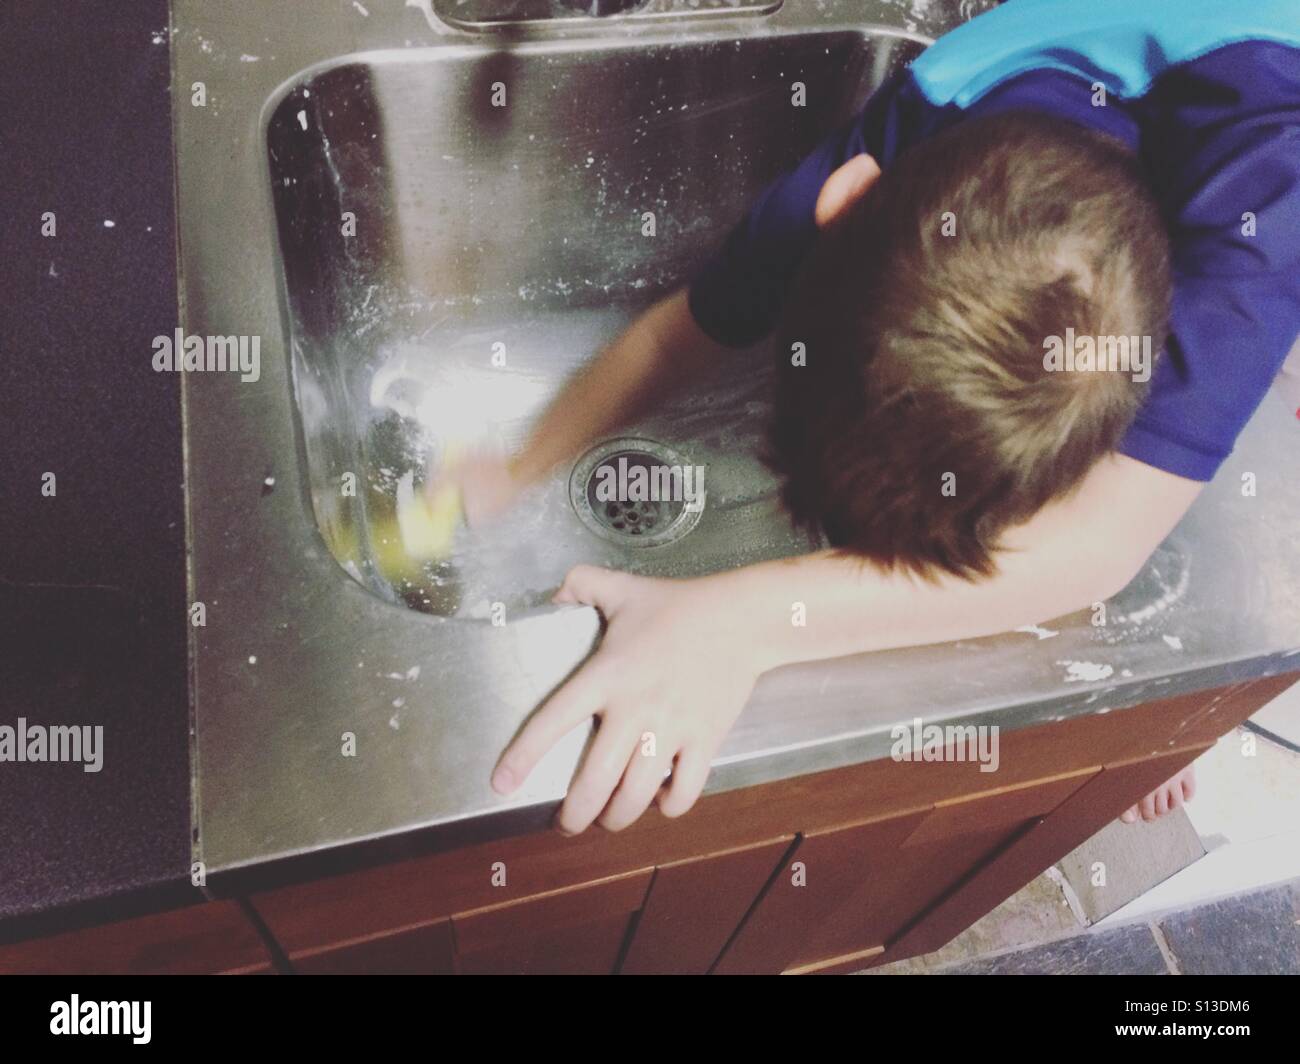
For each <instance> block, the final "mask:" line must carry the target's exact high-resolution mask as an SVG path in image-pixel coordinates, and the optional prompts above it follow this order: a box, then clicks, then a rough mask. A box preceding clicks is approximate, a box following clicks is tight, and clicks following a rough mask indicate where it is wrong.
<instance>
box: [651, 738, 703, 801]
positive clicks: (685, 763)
mask: <svg viewBox="0 0 1300 1064" xmlns="http://www.w3.org/2000/svg"><path fill="white" fill-rule="evenodd" d="M711 762H712V758H711V757H710V756H709V755H708V753H707V752H706V751H705V750H704V749H703V748H702V747H697V746H688V747H686V749H684V750H683V751H682V752H681V753H680V754H678V755H677V764H676V765H674V766H673V778H672V779H671V780H669V781H668V784H667V786H666V787H665V788H664V790H662V791H661V792H660V793H659V811H660V812H661V813H663V815H664V816H667V817H674V816H681V815H682V814H683V813H685V812H686V811H687V810H689V809H690V808H691V806H693V805H694V804H695V802H696V799H698V798H699V796H700V792H701V791H702V790H704V782H705V780H707V779H708V778H709V766H710V764H711Z"/></svg>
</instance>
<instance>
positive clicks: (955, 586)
mask: <svg viewBox="0 0 1300 1064" xmlns="http://www.w3.org/2000/svg"><path fill="white" fill-rule="evenodd" d="M1203 486H1204V485H1203V484H1202V483H1200V482H1197V481H1191V480H1186V479H1184V478H1182V477H1177V476H1174V475H1172V474H1169V473H1165V472H1162V471H1161V470H1158V469H1155V468H1153V467H1151V466H1147V465H1144V464H1143V463H1141V462H1137V461H1134V460H1133V459H1131V458H1126V457H1123V456H1119V455H1116V456H1114V457H1111V458H1107V459H1105V460H1103V461H1102V462H1099V463H1098V464H1097V466H1096V467H1095V468H1094V469H1093V470H1092V472H1090V473H1089V474H1088V476H1087V477H1086V478H1085V480H1084V482H1083V483H1082V485H1081V486H1080V488H1079V489H1078V491H1076V492H1075V493H1074V494H1073V495H1071V496H1070V497H1069V498H1068V499H1065V500H1063V501H1060V502H1058V503H1055V504H1053V505H1051V506H1049V507H1047V508H1045V509H1044V510H1042V511H1041V512H1040V513H1039V514H1037V515H1036V516H1035V517H1034V518H1033V519H1032V520H1030V521H1029V522H1028V523H1026V524H1025V525H1023V526H1021V527H1019V528H1017V529H1015V530H1013V531H1011V532H1009V533H1008V534H1007V536H1006V540H1005V542H1006V545H1007V547H1008V549H1007V550H1006V551H1004V552H1002V553H1001V554H1000V555H999V565H1000V571H999V572H998V573H997V574H996V575H994V576H992V577H990V578H988V579H986V580H982V581H979V582H976V583H968V582H966V581H963V580H959V579H956V578H950V577H942V578H939V579H938V580H936V581H934V582H933V583H926V582H924V581H919V580H916V579H913V578H910V577H908V576H905V575H902V574H899V573H894V574H889V573H885V572H882V571H881V570H879V569H878V568H876V567H874V566H872V565H869V564H864V563H862V562H860V561H858V560H855V559H852V558H841V557H838V556H836V555H834V554H832V553H830V552H825V551H823V552H820V553H818V554H812V555H807V556H804V557H799V558H792V559H788V560H782V561H773V562H764V563H761V564H758V565H752V566H748V567H746V568H743V569H737V570H733V571H730V572H726V573H719V574H715V575H712V576H707V577H700V578H697V579H693V580H656V579H649V578H646V577H637V576H633V575H631V574H628V573H621V572H614V571H611V570H605V569H598V568H594V567H591V566H579V567H578V568H577V569H575V570H574V571H573V572H572V573H571V574H570V575H569V578H568V579H567V580H566V581H565V585H564V587H563V588H562V589H561V590H560V593H559V595H557V601H560V602H569V603H580V604H583V605H589V606H595V607H597V608H598V609H599V610H600V611H601V613H602V614H603V615H604V617H605V620H606V624H607V628H606V633H605V637H604V639H603V641H602V642H601V645H600V647H599V649H598V650H597V651H596V653H595V654H594V655H593V657H592V658H591V659H590V660H589V661H588V662H587V664H586V665H584V666H583V668H582V669H581V670H580V671H579V672H578V674H577V675H576V676H574V677H573V678H572V679H571V680H570V681H569V682H568V683H566V684H565V685H564V686H563V687H562V688H561V689H560V690H559V691H558V692H557V693H556V694H555V695H554V696H552V697H551V699H549V700H548V702H547V703H546V704H545V705H544V706H543V707H542V708H541V709H540V710H539V711H538V712H537V713H536V714H535V715H534V716H533V718H532V719H531V720H530V721H529V722H528V724H527V725H526V726H525V728H524V729H523V730H522V731H521V732H520V734H519V736H518V737H517V738H516V739H515V741H514V742H513V743H512V744H511V745H510V747H509V749H507V750H506V751H505V753H504V754H503V755H502V757H501V760H500V762H499V763H498V766H497V770H496V772H495V773H494V775H493V780H492V782H493V786H494V787H496V789H497V790H499V791H502V792H509V791H511V790H513V789H514V788H515V787H517V786H518V785H519V784H520V783H521V782H522V781H523V780H524V779H525V777H527V775H528V774H529V773H530V772H531V771H532V769H533V766H534V765H536V763H537V762H538V760H539V759H540V758H541V757H542V755H543V754H545V753H546V751H547V750H549V749H550V748H551V747H552V746H554V745H555V743H556V742H558V741H559V739H560V738H561V737H562V736H564V735H565V734H566V733H567V732H569V731H570V730H572V729H573V728H574V727H576V726H578V725H579V724H582V723H583V722H584V721H586V720H587V719H589V718H591V717H593V716H595V717H597V718H599V721H600V727H599V728H598V730H597V733H596V738H595V740H594V741H593V743H592V745H591V748H590V749H589V751H588V752H587V755H586V758H585V760H584V762H583V764H582V767H581V769H580V770H579V771H578V773H577V775H576V776H575V777H574V779H573V782H572V784H571V785H570V787H569V793H568V797H567V798H566V799H565V802H564V806H563V808H562V809H561V811H560V815H559V821H558V826H559V827H560V828H561V830H563V831H566V832H577V831H582V830H583V829H585V828H586V827H587V826H588V825H590V824H591V823H592V821H593V820H595V819H596V818H597V817H598V816H599V817H600V822H601V824H602V825H604V826H605V827H607V828H610V829H615V830H616V829H618V828H622V827H626V826H627V825H628V824H630V823H632V822H633V821H634V820H635V819H636V818H637V817H638V816H640V815H641V813H642V812H643V811H644V809H645V808H646V806H647V805H648V804H649V803H650V802H651V801H652V800H655V798H656V796H657V797H658V801H659V805H660V808H661V809H662V811H663V812H664V813H665V814H666V815H668V816H678V815H680V814H682V813H684V812H686V811H687V810H688V809H689V808H690V807H691V806H692V805H693V804H694V802H695V800H696V798H697V797H698V796H699V794H700V791H701V790H702V788H703V786H704V782H705V779H706V778H707V776H708V772H709V765H710V762H711V761H712V758H713V756H714V754H715V753H716V752H717V750H718V747H719V746H720V745H721V743H722V740H723V738H724V737H725V735H726V733H727V731H728V730H729V729H730V728H731V725H732V724H733V723H734V722H735V719H736V717H737V716H739V714H740V711H741V709H742V708H743V707H744V704H745V702H746V701H747V700H748V698H749V695H750V692H751V690H752V689H753V686H754V683H755V681H756V680H757V678H758V676H759V675H760V674H761V673H763V672H765V671H767V670H768V669H771V668H775V667H777V666H780V665H786V664H791V663H793V662H798V661H811V660H816V659H821V658H830V657H839V656H842V655H846V654H854V653H860V652H863V651H872V650H884V649H888V648H892V647H902V646H917V645H922V644H926V643H935V642H944V641H948V640H954V639H970V638H977V637H979V636H984V635H990V634H992V633H995V632H1003V631H1007V630H1009V629H1012V628H1015V627H1018V626H1020V625H1025V624H1033V623H1037V622H1040V621H1044V620H1048V619H1050V618H1052V617H1056V616H1060V615H1062V614H1065V613H1070V612H1073V611H1074V610H1077V609H1081V608H1083V607H1086V606H1088V605H1090V604H1091V603H1092V602H1094V601H1097V600H1099V599H1103V598H1106V597H1108V596H1110V595H1113V594H1115V593H1116V592H1118V591H1119V590H1120V589H1121V588H1123V587H1124V586H1125V585H1126V584H1127V583H1128V582H1129V581H1130V580H1131V579H1132V578H1133V577H1134V576H1135V575H1136V574H1137V572H1138V571H1139V569H1140V568H1141V566H1142V565H1143V563H1144V562H1145V561H1146V559H1147V557H1148V556H1149V555H1150V554H1151V552H1152V551H1153V550H1154V549H1155V548H1156V547H1157V546H1158V545H1159V543H1160V541H1161V540H1162V539H1164V537H1165V536H1166V535H1167V534H1168V533H1169V532H1170V530H1171V529H1172V528H1173V527H1174V525H1175V524H1177V522H1178V520H1179V518H1180V517H1181V516H1182V515H1183V513H1184V512H1185V511H1186V510H1187V508H1188V506H1190V505H1191V503H1192V501H1193V500H1194V499H1195V498H1196V496H1197V494H1198V493H1199V491H1200V489H1201V488H1202V487H1203ZM936 490H937V488H936ZM796 603H802V605H803V611H802V612H803V614H804V616H805V618H806V623H805V624H804V625H803V626H800V627H796V626H795V625H794V624H793V623H792V610H793V608H794V606H795V604H796ZM648 737H649V738H648ZM670 770H671V771H672V773H673V777H672V780H671V781H670V783H669V784H668V785H667V786H666V787H663V789H662V790H661V787H662V785H663V781H664V777H665V775H666V774H667V773H668V772H669V771H670Z"/></svg>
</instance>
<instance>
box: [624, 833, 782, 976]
mask: <svg viewBox="0 0 1300 1064" xmlns="http://www.w3.org/2000/svg"><path fill="white" fill-rule="evenodd" d="M793 843H794V836H792V835H787V836H785V837H784V838H780V839H773V840H772V841H770V842H764V843H760V844H759V845H757V846H747V847H745V848H743V849H738V850H731V851H729V852H725V853H715V854H709V855H707V856H705V857H696V858H692V859H690V860H687V861H677V862H675V863H672V864H667V865H661V866H660V867H659V868H656V869H655V876H654V881H653V882H652V883H651V885H650V893H649V895H648V896H647V898H646V902H645V907H644V908H643V909H642V911H641V916H640V917H639V918H638V920H637V924H636V932H635V935H634V936H633V939H632V944H631V945H630V946H629V948H628V951H627V955H626V957H625V958H624V960H623V964H622V966H621V967H620V969H619V970H620V971H621V972H622V973H623V974H624V975H704V974H706V973H707V972H708V970H709V968H710V967H711V966H712V965H713V962H714V961H715V960H717V958H718V954H719V953H721V952H722V947H723V946H725V945H726V944H727V939H729V938H730V937H731V935H732V932H734V931H735V930H736V928H737V927H739V926H740V924H741V921H743V920H744V919H745V914H746V913H747V912H749V909H750V906H752V905H753V904H754V899H755V898H757V897H758V895H759V894H760V893H761V892H762V890H763V887H764V886H765V885H766V884H767V881H768V880H769V879H770V878H771V877H772V874H773V872H774V871H775V870H776V866H777V864H778V862H780V861H781V858H782V857H784V856H785V854H786V853H788V852H789V851H790V848H791V846H792V845H793Z"/></svg>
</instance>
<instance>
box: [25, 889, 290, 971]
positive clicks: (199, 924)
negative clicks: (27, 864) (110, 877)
mask: <svg viewBox="0 0 1300 1064" xmlns="http://www.w3.org/2000/svg"><path fill="white" fill-rule="evenodd" d="M274 970H275V969H274V968H273V967H272V964H271V956H270V953H269V952H268V950H267V948H266V946H265V945H264V944H263V942H262V940H261V938H260V937H259V936H258V934H257V931H256V929H255V928H254V926H253V924H252V923H251V922H250V921H249V920H248V919H247V918H246V917H245V915H244V913H243V912H242V911H241V909H240V906H239V903H238V902H233V901H217V902H210V903H208V904H205V905H191V906H187V907H186V908H183V909H173V910H172V911H170V912H164V913H153V914H151V915H149V916H141V917H137V918H136V919H134V920H122V921H119V922H118V923H113V924H104V925H102V926H100V927H91V928H86V929H85V930H82V931H70V932H68V933H67V934H63V935H55V936H53V937H51V938H42V939H35V940H32V941H27V942H18V943H15V944H13V945H9V946H0V974H4V975H19V974H22V975H26V974H38V975H144V974H154V973H157V974H164V975H194V974H203V973H221V974H230V975H269V974H273V973H274Z"/></svg>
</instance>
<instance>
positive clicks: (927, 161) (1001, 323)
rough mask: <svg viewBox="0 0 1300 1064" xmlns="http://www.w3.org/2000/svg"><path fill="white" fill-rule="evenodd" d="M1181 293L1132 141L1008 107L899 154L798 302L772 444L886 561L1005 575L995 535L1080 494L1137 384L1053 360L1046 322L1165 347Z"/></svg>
mask: <svg viewBox="0 0 1300 1064" xmlns="http://www.w3.org/2000/svg"><path fill="white" fill-rule="evenodd" d="M945 223H946V224H945ZM945 234H950V235H945ZM1169 301H1170V278H1169V251H1168V238H1167V235H1166V231H1165V227H1164V223H1163V220H1162V218H1161V215H1160V211H1159V208H1158V207H1157V206H1156V203H1155V200H1154V198H1153V196H1152V194H1151V192H1150V190H1149V189H1148V187H1147V184H1146V182H1145V180H1144V177H1143V173H1142V168H1141V166H1140V164H1139V163H1138V161H1137V159H1136V158H1134V157H1133V156H1132V155H1131V154H1129V153H1128V151H1127V150H1126V149H1125V148H1124V147H1123V146H1122V145H1121V144H1119V143H1118V142H1116V141H1112V140H1111V139H1109V138H1107V137H1105V136H1103V135H1101V134H1097V133H1093V132H1091V131H1089V130H1086V129H1084V128H1082V127H1078V126H1074V125H1071V124H1068V123H1062V122H1060V121H1058V120H1055V119H1049V118H1047V117H1045V116H1040V115H1035V114H1030V113H1015V114H1006V115H1000V116H996V117H992V118H984V119H973V120H970V121H967V122H963V123H961V124H959V125H957V126H955V127H953V128H951V129H949V130H947V131H946V132H944V133H941V134H938V135H936V136H934V137H932V138H930V139H929V140H927V141H925V142H923V143H922V144H920V145H918V146H916V147H914V148H912V149H910V150H909V151H906V152H904V153H903V154H902V155H901V156H900V157H899V158H898V160H897V161H896V162H895V163H894V165H892V166H891V167H889V168H888V169H887V170H885V172H884V173H883V174H882V175H881V176H880V177H879V178H878V179H877V181H876V183H875V185H874V186H873V187H872V188H871V189H870V190H869V191H868V192H867V193H866V195H865V196H864V197H863V198H862V199H861V200H860V201H859V202H857V203H856V204H854V205H853V206H852V207H850V208H849V209H848V210H847V211H846V212H845V214H844V215H843V216H841V217H840V218H839V219H838V220H837V221H836V222H835V223H833V224H832V225H830V226H829V227H828V228H827V229H826V230H825V231H824V232H822V233H821V234H820V236H819V238H818V241H817V244H816V246H815V247H814V249H813V251H812V252H811V254H810V256H809V259H808V261H807V262H806V263H805V264H804V267H803V269H802V270H801V272H800V275H799V277H798V279H797V281H796V283H795V285H794V288H793V290H792V291H791V294H790V297H789V299H788V301H787V303H786V305H785V309H784V312H783V317H782V321H781V324H780V326H779V328H778V331H777V348H776V358H777V366H778V369H777V394H776V416H775V420H774V423H773V428H772V433H771V448H770V454H769V458H770V460H771V462H772V464H773V466H774V467H775V468H776V469H777V470H778V471H779V472H781V473H783V474H784V476H785V485H784V489H783V497H784V500H785V503H786V505H787V507H788V508H789V509H790V511H791V513H792V514H793V515H794V517H795V518H796V520H798V521H799V522H801V523H804V524H813V525H820V526H821V527H822V529H823V530H824V531H825V532H826V535H827V537H828V538H829V539H830V541H831V543H832V544H833V545H835V546H837V547H839V548H841V549H842V550H843V551H845V552H848V553H851V554H855V555H858V556H860V557H863V558H866V559H868V560H870V561H872V562H875V563H877V564H879V565H881V566H883V567H884V568H886V569H892V568H894V567H902V568H903V569H905V570H909V571H911V572H914V573H917V574H919V575H923V576H933V575H935V574H936V573H937V572H938V571H944V572H948V573H953V574H956V575H958V576H962V577H966V578H973V577H975V576H977V575H988V574H990V573H992V572H994V571H995V568H996V566H995V564H994V557H993V555H994V552H995V551H996V550H997V549H998V542H999V538H1000V536H1001V534H1002V533H1003V532H1004V531H1005V530H1006V529H1007V528H1009V527H1011V526H1013V525H1016V524H1019V523H1021V522H1023V521H1025V520H1027V519H1028V518H1030V517H1031V516H1032V515H1033V514H1035V513H1036V512H1037V511H1038V510H1039V509H1040V508H1041V507H1042V506H1043V505H1044V504H1045V503H1047V502H1049V501H1051V500H1053V499H1055V498H1058V497H1061V496H1064V495H1066V494H1068V493H1069V492H1070V491H1072V490H1073V489H1074V488H1075V487H1076V486H1077V485H1078V483H1079V481H1080V480H1081V479H1082V478H1083V476H1084V474H1085V473H1087V471H1088V470H1089V469H1090V468H1091V467H1092V465H1093V464H1094V463H1095V462H1096V461H1097V459H1098V458H1100V457H1101V456H1102V455H1104V454H1106V453H1107V452H1109V451H1112V450H1113V449H1114V448H1115V447H1116V446H1117V445H1118V443H1119V441H1120V439H1121V437H1122V436H1123V434H1124V432H1125V430H1126V429H1127V428H1128V426H1129V425H1130V423H1131V422H1132V420H1133V418H1134V416H1135V414H1136V412H1137V409H1138V407H1139V405H1140V403H1141V401H1142V397H1143V395H1144V391H1145V389H1144V387H1143V385H1142V384H1139V383H1137V382H1135V381H1134V380H1133V379H1132V375H1131V374H1129V373H1123V372H1101V371H1092V372H1085V371H1079V372H1050V371H1048V370H1047V369H1045V368H1044V354H1045V341H1046V339H1047V338H1048V337H1053V336H1056V337H1063V336H1065V335H1066V330H1067V328H1072V329H1073V330H1074V332H1075V334H1076V335H1078V336H1092V337H1103V336H1124V337H1128V336H1149V337H1150V339H1151V350H1152V351H1153V352H1158V351H1159V350H1160V349H1161V347H1162V346H1163V344H1164V341H1165V335H1166V328H1167V319H1168V315H1169ZM796 344H802V345H804V352H805V358H806V364H804V365H797V364H792V363H794V362H795V361H796V360H795V359H794V358H792V354H791V353H792V351H796V350H798V349H797V348H796V347H795V345H796ZM947 474H952V475H953V478H955V479H953V478H949V477H947V476H946V475H947ZM945 484H947V485H949V486H950V488H951V489H952V490H951V491H949V492H947V493H945V491H944V490H943V489H944V486H945Z"/></svg>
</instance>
